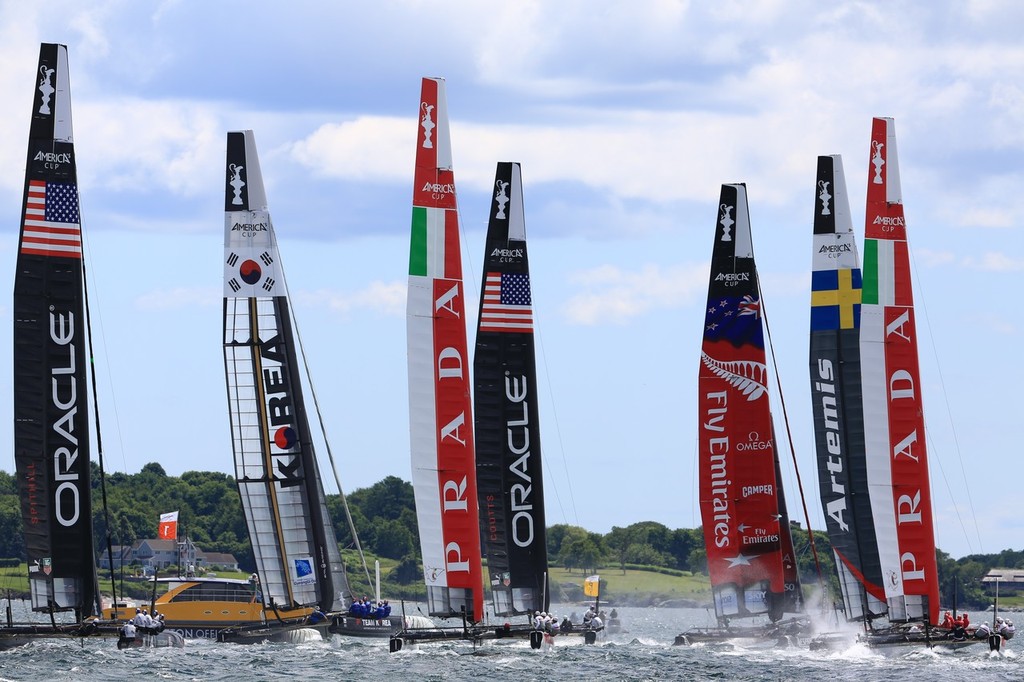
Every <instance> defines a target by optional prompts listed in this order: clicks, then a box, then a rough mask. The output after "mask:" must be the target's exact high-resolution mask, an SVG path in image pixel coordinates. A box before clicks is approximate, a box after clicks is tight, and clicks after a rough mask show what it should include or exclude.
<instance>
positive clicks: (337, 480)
mask: <svg viewBox="0 0 1024 682" xmlns="http://www.w3.org/2000/svg"><path fill="white" fill-rule="evenodd" d="M277 255H278V259H279V260H280V267H279V272H280V274H281V281H282V283H283V284H284V290H285V291H286V292H287V291H289V289H288V281H287V277H286V276H285V272H286V271H285V267H284V258H283V256H282V255H281V252H280V250H279V251H278V254H277ZM285 301H287V303H288V313H289V314H290V315H291V318H292V329H293V330H294V331H295V341H296V345H297V346H298V351H299V355H300V356H301V357H302V368H303V371H304V372H305V374H306V381H307V383H308V384H309V395H310V397H312V398H313V409H314V411H315V412H316V419H317V423H318V424H319V426H320V434H321V436H322V437H323V439H324V447H325V449H326V450H327V459H328V461H329V462H330V464H331V473H332V474H334V484H335V485H336V486H337V487H338V495H339V497H340V499H341V506H342V508H343V509H344V510H345V520H346V522H347V523H348V529H349V532H350V533H352V541H353V543H354V544H355V546H356V551H357V552H358V553H359V560H360V561H361V562H362V564H363V572H364V573H365V574H366V584H367V585H369V586H370V587H371V588H373V585H374V583H373V580H372V579H371V578H370V567H369V566H368V565H367V563H366V554H365V553H364V552H363V546H362V544H361V543H360V542H359V534H358V533H357V532H356V526H355V523H354V522H353V521H352V512H351V511H350V510H349V507H348V498H346V497H345V489H344V488H342V487H341V477H340V476H339V475H338V466H337V464H336V463H335V461H334V451H333V450H332V449H331V440H330V438H328V437H327V424H326V423H324V417H323V413H322V412H321V410H320V400H319V398H318V397H317V392H316V386H315V384H314V383H313V374H312V372H310V370H309V360H308V359H307V357H306V347H305V344H303V343H302V335H301V333H300V332H299V321H298V318H297V317H296V315H295V308H294V307H293V306H292V297H291V296H285ZM329 531H330V536H329V538H334V528H333V527H331V528H330V529H329ZM334 541H335V542H337V539H336V538H335V540H334ZM350 589H351V588H350Z"/></svg>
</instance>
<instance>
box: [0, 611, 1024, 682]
mask: <svg viewBox="0 0 1024 682" xmlns="http://www.w3.org/2000/svg"><path fill="white" fill-rule="evenodd" d="M573 610H574V607H569V606H563V607H559V606H557V605H556V607H555V609H554V611H555V612H556V613H558V614H559V615H567V614H569V613H570V612H571V611H573ZM575 610H576V612H577V613H582V611H583V608H581V607H575ZM618 611H619V614H620V616H621V618H622V623H623V629H624V631H623V632H622V633H620V634H616V635H609V636H607V637H606V638H605V639H604V640H603V641H599V642H598V643H597V644H596V645H594V646H585V645H583V644H582V642H581V640H580V639H579V638H575V637H573V638H565V639H564V640H563V641H561V642H559V643H558V644H557V645H556V646H555V647H554V648H553V649H551V650H549V651H534V650H531V649H530V648H529V644H528V643H526V642H525V641H515V642H509V641H504V642H488V643H486V644H484V645H483V646H482V647H480V648H479V649H478V650H477V653H476V654H475V655H473V649H472V647H471V646H469V645H468V644H464V643H461V642H444V643H431V644H421V645H420V646H419V647H417V648H415V649H412V648H407V649H405V650H403V651H401V652H399V653H396V654H391V653H389V652H388V646H387V640H383V639H380V640H355V639H348V640H343V639H341V638H339V637H334V638H332V639H329V640H324V641H320V642H313V643H308V644H301V645H293V644H259V645H226V644H216V643H213V642H207V641H192V640H190V641H189V642H188V643H187V645H186V647H185V648H184V649H130V650H125V651H119V650H118V649H117V647H116V646H115V642H114V641H113V640H112V639H106V640H103V639H95V638H93V639H87V640H84V641H81V642H79V641H73V640H39V641H37V642H35V643H33V644H31V645H29V646H26V647H21V648H17V649H12V650H9V651H3V652H0V680H33V681H36V680H55V679H59V680H118V681H120V682H136V681H137V680H139V679H145V680H146V681H147V682H151V681H154V680H211V681H212V680H231V681H234V680H283V679H289V680H294V679H314V678H319V679H327V680H350V679H359V680H384V679H388V680H394V679H399V678H400V679H416V680H472V679H483V678H487V679H489V680H492V681H494V682H498V681H501V680H515V681H516V682H522V681H524V680H551V681H552V682H562V681H563V680H596V679H602V680H729V681H731V680H786V682H800V681H803V680H806V681H808V682H811V681H814V682H819V681H821V680H829V682H834V681H839V680H851V681H853V680H856V681H857V682H862V681H864V680H908V681H910V680H915V681H916V680H922V681H923V680H927V681H928V682H936V681H937V680H957V681H958V682H959V681H961V680H963V681H965V682H980V681H985V680H1020V679H1024V655H1020V656H1018V654H1017V649H1018V648H1020V646H1021V643H1022V641H1021V640H1020V639H1018V640H1017V641H1011V642H1010V643H1009V645H1008V646H1007V649H1006V650H1004V652H1003V653H1001V654H992V653H990V652H989V651H988V649H987V647H985V646H984V645H979V646H977V647H973V648H968V649H964V650H961V651H959V652H939V651H927V650H915V651H913V652H911V653H908V654H905V655H903V656H900V657H897V658H891V657H890V658H886V657H884V656H881V655H878V654H875V653H873V652H869V651H867V650H866V649H863V648H860V647H854V648H852V649H850V650H848V651H845V652H840V653H816V652H811V651H809V650H806V649H802V648H801V649H785V650H767V651H766V650H752V649H742V648H738V649H733V650H722V649H721V648H716V647H702V646H694V647H684V646H672V640H673V638H674V637H675V635H676V634H678V633H679V632H682V631H683V630H685V629H686V628H687V627H689V626H691V625H708V624H709V622H708V616H707V614H706V613H705V612H704V611H703V610H697V609H654V608H647V609H643V608H620V609H618ZM1015 645H1016V646H1015Z"/></svg>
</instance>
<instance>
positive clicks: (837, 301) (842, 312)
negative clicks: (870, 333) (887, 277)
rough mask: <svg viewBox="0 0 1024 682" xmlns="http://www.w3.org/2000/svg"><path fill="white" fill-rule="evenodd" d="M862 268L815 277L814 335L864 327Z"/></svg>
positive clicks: (820, 272) (814, 274) (819, 272)
mask: <svg viewBox="0 0 1024 682" xmlns="http://www.w3.org/2000/svg"><path fill="white" fill-rule="evenodd" d="M861 286H862V282H861V274H860V268H852V269H848V268H843V269H840V270H815V271H813V272H812V273H811V331H818V330H826V329H857V328H859V327H860V303H861Z"/></svg>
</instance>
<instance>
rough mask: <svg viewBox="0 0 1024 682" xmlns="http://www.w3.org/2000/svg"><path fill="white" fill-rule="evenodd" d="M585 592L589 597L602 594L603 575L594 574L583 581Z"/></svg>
mask: <svg viewBox="0 0 1024 682" xmlns="http://www.w3.org/2000/svg"><path fill="white" fill-rule="evenodd" d="M583 594H585V595H586V596H588V597H597V596H599V595H600V594H601V576H599V575H592V576H590V577H589V578H587V579H586V580H584V581H583Z"/></svg>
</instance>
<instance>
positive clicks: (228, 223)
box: [224, 131, 351, 611]
mask: <svg viewBox="0 0 1024 682" xmlns="http://www.w3.org/2000/svg"><path fill="white" fill-rule="evenodd" d="M226 171H227V174H226V186H225V237H224V363H225V375H226V379H227V387H228V405H229V414H230V416H231V432H232V448H233V451H234V455H235V478H236V481H237V484H238V489H239V494H240V496H241V498H242V508H243V511H244V513H245V518H246V525H247V527H248V531H249V538H250V540H251V542H252V546H253V554H254V556H255V559H256V566H257V574H258V575H259V577H260V590H261V595H262V597H263V599H264V601H265V603H267V604H268V605H272V606H274V607H276V608H278V609H284V610H287V609H293V608H298V607H310V606H314V605H319V606H321V607H322V608H324V609H328V610H331V611H338V610H341V609H342V608H344V603H345V599H346V598H351V594H350V592H349V588H348V582H347V578H346V577H345V573H344V566H343V564H342V561H341V552H340V550H339V549H338V543H337V540H336V539H335V537H334V531H333V527H332V525H331V522H330V517H329V514H328V511H327V505H326V498H325V495H324V491H323V485H322V482H321V481H320V475H319V465H318V464H317V460H316V454H315V450H314V445H313V441H312V438H311V432H310V428H309V420H308V417H307V414H306V408H305V402H304V399H303V388H302V379H301V376H300V369H299V362H298V357H297V354H296V342H295V338H294V331H293V326H292V321H291V314H290V309H289V306H288V298H287V289H286V286H285V282H284V277H283V271H282V270H281V265H280V262H281V259H280V255H279V253H278V249H277V240H276V237H275V235H274V228H273V224H272V223H271V219H270V213H269V211H268V209H267V201H266V194H265V191H264V188H263V180H262V176H261V173H260V168H259V161H258V158H257V156H256V144H255V138H254V137H253V134H252V131H244V132H231V133H228V143H227V168H226Z"/></svg>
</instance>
